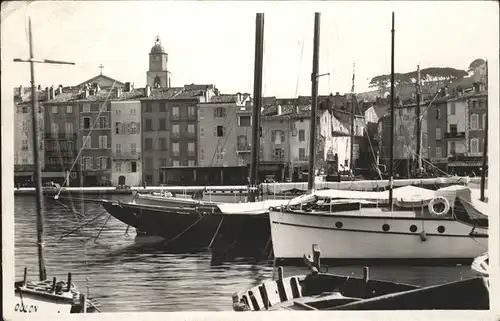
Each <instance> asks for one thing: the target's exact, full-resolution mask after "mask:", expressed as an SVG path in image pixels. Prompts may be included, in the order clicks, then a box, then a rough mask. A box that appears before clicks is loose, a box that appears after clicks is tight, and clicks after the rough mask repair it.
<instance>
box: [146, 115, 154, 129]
mask: <svg viewBox="0 0 500 321" xmlns="http://www.w3.org/2000/svg"><path fill="white" fill-rule="evenodd" d="M145 126H146V128H145V131H147V132H150V131H152V130H153V123H152V121H151V119H148V118H146V125H145Z"/></svg>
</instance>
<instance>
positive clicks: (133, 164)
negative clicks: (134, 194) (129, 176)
mask: <svg viewBox="0 0 500 321" xmlns="http://www.w3.org/2000/svg"><path fill="white" fill-rule="evenodd" d="M130 171H131V172H132V173H135V172H137V163H136V162H131V163H130Z"/></svg>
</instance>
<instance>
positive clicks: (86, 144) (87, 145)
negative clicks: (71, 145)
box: [83, 135, 92, 148]
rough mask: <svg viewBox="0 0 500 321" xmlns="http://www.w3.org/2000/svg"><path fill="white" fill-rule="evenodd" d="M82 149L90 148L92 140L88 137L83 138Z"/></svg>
mask: <svg viewBox="0 0 500 321" xmlns="http://www.w3.org/2000/svg"><path fill="white" fill-rule="evenodd" d="M83 148H92V139H91V137H90V135H87V136H84V137H83Z"/></svg>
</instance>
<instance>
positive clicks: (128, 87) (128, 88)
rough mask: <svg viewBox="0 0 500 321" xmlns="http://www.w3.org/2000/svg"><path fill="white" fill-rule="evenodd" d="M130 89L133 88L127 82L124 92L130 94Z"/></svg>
mask: <svg viewBox="0 0 500 321" xmlns="http://www.w3.org/2000/svg"><path fill="white" fill-rule="evenodd" d="M130 88H131V87H130V82H126V83H125V90H124V91H125V92H130Z"/></svg>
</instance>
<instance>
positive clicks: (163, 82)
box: [146, 37, 170, 88]
mask: <svg viewBox="0 0 500 321" xmlns="http://www.w3.org/2000/svg"><path fill="white" fill-rule="evenodd" d="M167 63H168V54H167V53H166V52H165V49H164V48H163V46H162V45H161V41H160V38H159V37H156V38H155V44H154V46H153V47H152V48H151V51H150V53H149V70H148V71H147V72H146V84H147V85H148V86H150V87H152V88H160V87H162V88H168V87H170V76H169V71H168V69H167Z"/></svg>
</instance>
